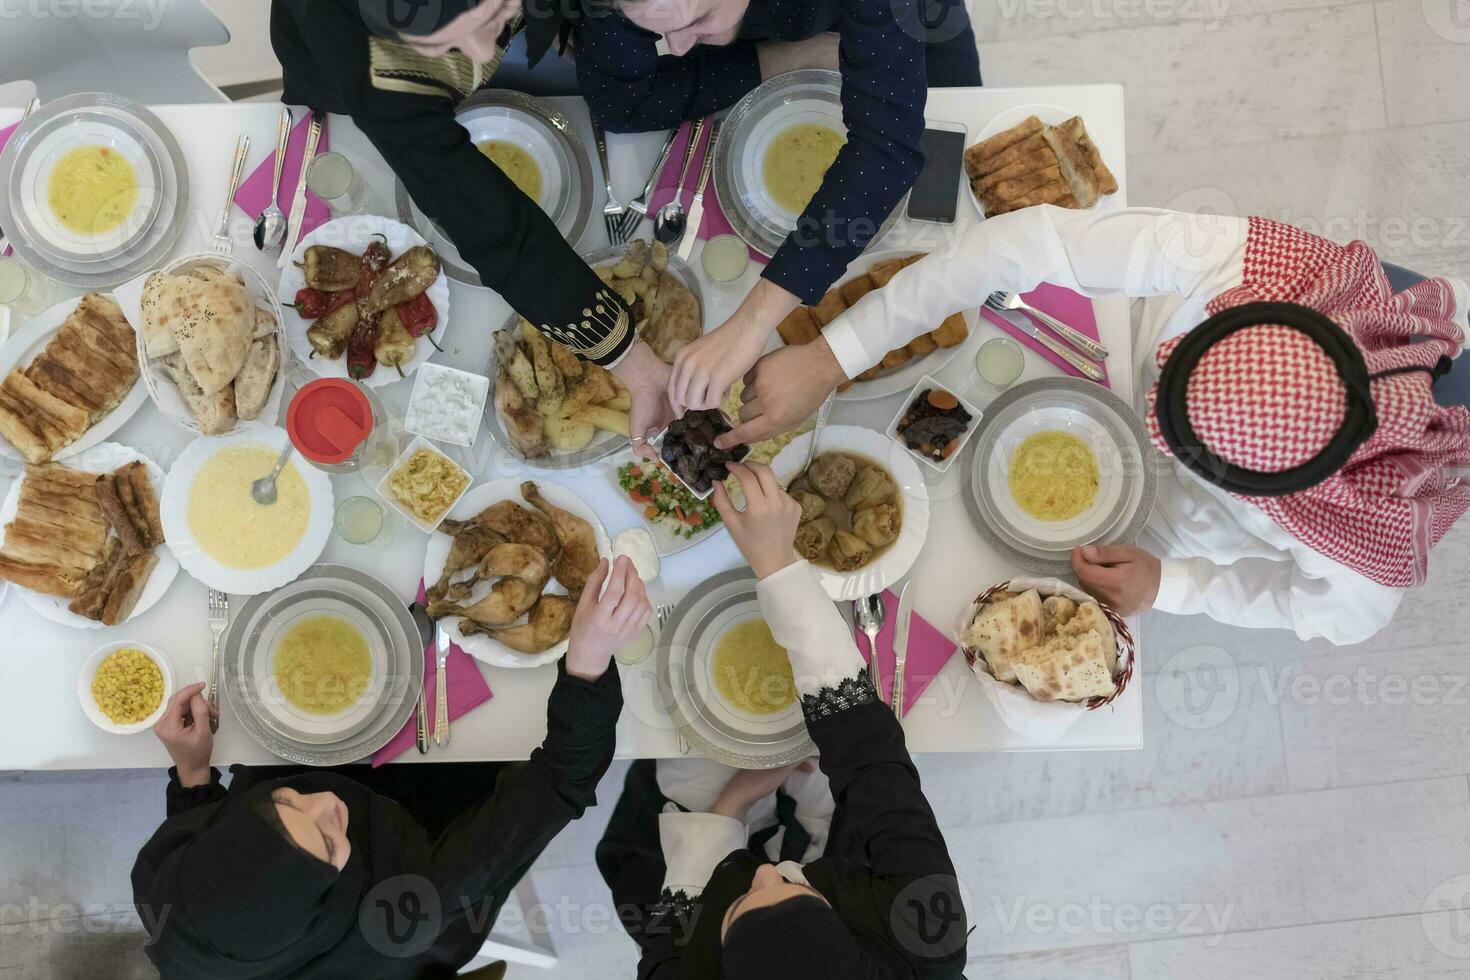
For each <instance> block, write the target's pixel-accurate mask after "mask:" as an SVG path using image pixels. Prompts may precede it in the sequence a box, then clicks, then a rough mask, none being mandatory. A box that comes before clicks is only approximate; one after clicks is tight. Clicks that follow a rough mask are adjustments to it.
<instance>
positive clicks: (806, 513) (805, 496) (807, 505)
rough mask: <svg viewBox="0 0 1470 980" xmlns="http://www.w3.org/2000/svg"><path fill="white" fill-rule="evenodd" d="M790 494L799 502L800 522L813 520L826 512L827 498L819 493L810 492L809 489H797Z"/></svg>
mask: <svg viewBox="0 0 1470 980" xmlns="http://www.w3.org/2000/svg"><path fill="white" fill-rule="evenodd" d="M791 496H793V497H795V498H796V502H797V503H798V504H801V523H802V524H805V523H807V522H808V521H814V520H816V519H817V518H819V517H821V516H822V515H823V514H825V513H827V498H826V497H824V496H822V495H821V494H819V493H812V492H811V491H810V490H797V491H796V492H795V493H793V494H792V495H791Z"/></svg>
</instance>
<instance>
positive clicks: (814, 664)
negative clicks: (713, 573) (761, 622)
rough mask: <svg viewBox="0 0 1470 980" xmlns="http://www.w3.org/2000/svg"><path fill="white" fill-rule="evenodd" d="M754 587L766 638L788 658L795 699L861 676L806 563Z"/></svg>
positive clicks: (847, 635) (854, 652) (843, 629)
mask: <svg viewBox="0 0 1470 980" xmlns="http://www.w3.org/2000/svg"><path fill="white" fill-rule="evenodd" d="M755 588H756V594H757V595H758V596H759V597H760V604H761V612H762V613H763V614H764V615H765V617H766V622H767V623H768V624H769V625H770V627H771V635H772V636H773V637H775V639H776V642H777V643H779V644H781V646H783V647H785V648H786V653H787V654H788V655H789V656H790V658H791V673H792V676H793V677H795V679H796V690H797V692H798V693H799V694H802V695H808V696H810V695H815V694H817V693H818V692H819V691H821V690H822V689H823V688H826V689H830V690H835V689H838V688H839V687H841V686H842V684H843V682H844V681H848V682H851V681H852V680H854V679H856V678H857V677H859V676H860V674H861V673H862V672H863V670H864V669H865V668H866V664H864V663H863V657H862V654H860V653H859V652H858V648H857V643H856V642H855V641H854V640H853V638H852V633H851V632H849V631H848V627H847V623H846V622H845V621H844V620H843V618H842V615H841V614H840V613H838V612H837V607H836V606H834V605H833V604H832V599H831V598H830V597H829V596H828V595H827V590H826V589H824V588H822V581H821V579H820V578H818V577H817V572H816V569H814V568H813V567H812V566H811V564H810V563H808V562H805V561H797V562H793V563H792V564H790V565H787V566H786V567H785V568H783V569H781V570H780V571H778V572H774V573H773V574H771V575H768V576H766V577H765V578H763V579H761V580H760V582H759V583H757V585H756V587H755Z"/></svg>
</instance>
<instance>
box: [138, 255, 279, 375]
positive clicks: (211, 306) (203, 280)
mask: <svg viewBox="0 0 1470 980" xmlns="http://www.w3.org/2000/svg"><path fill="white" fill-rule="evenodd" d="M151 285H153V280H151V279H150V280H149V282H148V283H145V285H144V294H145V297H144V306H143V321H144V330H143V336H144V343H145V344H149V343H151V341H152V338H155V337H158V336H160V334H161V333H162V331H163V330H165V329H167V330H168V331H170V332H171V333H172V334H173V337H174V340H175V341H177V344H178V352H179V353H180V354H182V355H183V360H184V366H185V367H187V368H188V369H189V373H190V374H191V375H192V376H193V377H194V380H195V382H196V383H197V384H198V385H199V388H200V390H201V391H202V392H203V393H204V394H205V395H206V396H209V395H214V394H216V393H218V392H219V391H220V390H222V389H223V388H224V387H225V386H226V385H228V384H229V383H230V382H231V381H233V380H235V375H236V374H238V373H239V372H240V368H241V366H242V365H243V364H244V363H245V358H246V356H247V355H248V354H249V352H250V343H251V341H252V340H253V339H254V338H255V324H256V314H255V306H254V304H253V303H251V301H250V297H249V295H248V293H247V292H246V290H245V284H244V283H243V282H241V281H240V280H239V279H238V278H236V277H234V276H231V275H228V274H225V273H222V272H219V271H218V270H212V269H203V270H200V271H199V272H198V273H196V274H193V275H171V276H165V277H162V280H161V281H160V282H159V283H158V284H157V287H156V291H155V292H154V293H153V295H152V297H151V300H152V301H151V303H150V302H149V296H148V288H149V286H151ZM161 343H162V341H160V344H161ZM149 354H150V356H154V355H153V351H152V348H151V347H150V348H149Z"/></svg>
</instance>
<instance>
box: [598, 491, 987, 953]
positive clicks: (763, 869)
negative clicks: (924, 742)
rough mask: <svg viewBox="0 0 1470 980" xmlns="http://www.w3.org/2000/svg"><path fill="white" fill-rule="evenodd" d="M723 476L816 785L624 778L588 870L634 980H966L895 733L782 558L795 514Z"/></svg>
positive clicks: (957, 900)
mask: <svg viewBox="0 0 1470 980" xmlns="http://www.w3.org/2000/svg"><path fill="white" fill-rule="evenodd" d="M730 471H731V472H732V473H733V474H735V476H736V477H737V478H738V479H739V481H740V485H741V488H742V489H743V491H744V493H745V499H746V508H745V510H744V511H743V512H742V511H738V510H736V509H735V508H734V507H733V505H732V504H731V503H730V498H729V496H728V495H727V494H726V493H725V490H724V487H723V486H721V485H719V484H716V487H715V504H716V506H717V507H718V508H719V510H720V515H721V517H722V518H723V519H724V522H725V526H726V527H727V528H728V529H729V531H730V537H731V538H733V539H734V540H735V543H736V545H738V546H739V548H740V551H741V553H742V554H744V555H745V558H746V560H747V561H749V562H750V566H751V569H752V570H753V571H754V572H755V574H756V577H757V578H758V579H759V582H758V584H757V586H756V591H757V593H758V595H759V597H760V604H761V612H762V613H763V614H764V616H765V618H766V622H767V623H768V624H769V625H770V627H771V632H772V634H773V635H774V637H775V639H776V642H777V643H779V644H781V646H783V647H785V648H786V651H787V653H788V654H789V655H790V657H791V667H792V673H793V675H794V677H795V680H796V687H797V690H798V692H799V693H800V697H801V707H802V712H803V714H804V715H805V717H806V726H807V730H808V731H809V732H810V733H811V736H812V740H813V741H815V742H816V744H817V749H818V751H819V752H820V766H821V773H820V774H813V773H807V772H805V771H804V770H806V769H809V768H810V763H804V764H801V765H797V766H791V767H786V768H783V769H776V770H760V771H757V770H740V771H737V770H726V772H725V774H723V775H722V776H721V779H722V780H723V785H721V784H720V782H719V781H717V780H712V779H711V775H712V772H711V767H713V768H714V769H721V768H723V767H718V766H717V764H714V763H709V762H707V761H706V760H699V762H701V763H703V764H704V767H705V770H706V771H705V772H703V773H699V772H696V771H695V770H696V768H697V764H696V763H693V762H691V760H672V762H661V763H660V764H658V765H655V764H654V763H652V762H639V763H635V764H634V765H633V767H632V769H631V770H630V771H629V773H628V778H627V782H626V784H625V786H624V789H623V796H622V798H621V799H620V800H619V801H618V805H617V808H616V810H614V812H613V816H612V820H611V821H610V823H609V824H608V829H607V832H606V834H605V835H604V836H603V839H602V841H601V843H600V844H599V845H598V847H597V866H598V868H599V869H600V870H601V871H602V875H603V878H604V879H605V880H606V881H607V883H608V886H609V888H610V889H611V890H612V893H613V899H614V902H615V903H616V905H617V908H618V911H619V916H620V917H621V918H622V921H623V922H624V924H625V925H626V926H627V928H628V931H629V933H630V934H631V935H632V936H633V938H634V940H636V941H637V942H638V944H639V946H640V947H642V957H641V959H640V962H639V965H638V977H639V980H675V978H685V980H715V978H718V977H728V978H740V980H787V978H790V980H815V978H824V980H825V978H829V977H830V978H839V980H875V978H880V977H881V978H888V977H892V978H916V977H922V978H925V980H940V978H951V977H960V976H962V973H963V970H964V967H965V942H966V926H965V909H964V905H963V902H962V900H961V894H960V887H959V882H958V881H957V880H956V878H955V873H954V865H953V863H952V862H951V861H950V858H949V851H948V849H947V847H946V846H945V843H944V837H943V835H942V834H941V833H940V831H939V827H938V825H937V824H936V822H935V820H934V813H933V811H932V810H930V808H929V804H928V802H927V801H926V800H925V799H924V793H923V790H922V789H921V788H920V786H919V776H918V773H917V772H916V771H915V769H914V766H913V762H912V761H911V760H910V758H909V753H908V749H907V748H906V747H905V746H904V739H903V728H902V726H901V725H900V724H899V722H898V719H897V718H896V717H895V716H894V713H893V709H891V708H890V707H888V705H886V704H884V703H883V702H882V701H881V700H879V699H878V698H877V696H876V695H875V694H874V692H873V688H872V685H871V684H870V683H869V680H868V672H867V670H866V668H865V667H864V666H863V660H862V657H861V655H860V654H859V653H858V650H857V647H856V645H855V644H854V643H853V640H852V634H851V633H850V632H849V631H848V627H847V626H846V625H845V624H844V622H843V620H842V617H841V616H840V615H839V614H838V613H837V610H836V608H835V607H834V606H833V604H832V601H831V600H830V599H829V598H828V597H827V594H826V592H825V591H823V589H822V585H821V582H820V580H819V579H818V577H817V575H816V573H815V571H814V570H813V569H812V567H811V566H810V565H808V564H807V563H806V562H803V561H800V560H799V559H798V558H797V557H796V554H795V553H794V551H793V550H792V545H791V542H792V539H793V538H794V537H795V534H796V526H797V522H798V520H799V519H800V517H801V507H800V505H799V504H797V503H796V501H794V500H793V499H792V498H791V497H789V496H788V495H787V494H786V492H785V491H784V490H782V489H781V487H780V484H779V483H778V482H777V481H776V478H775V476H774V474H773V473H772V472H771V470H770V469H769V468H768V467H764V466H760V465H750V466H743V465H740V464H731V465H730ZM823 776H825V785H820V786H818V785H817V781H818V780H821V779H822V777H823ZM817 789H820V791H821V792H820V793H818V792H816V791H815V790H817ZM772 792H776V793H777V795H776V798H775V801H774V805H772V802H771V801H770V799H769V797H770V794H771V793H772ZM823 800H825V804H826V805H825V807H824V806H823Z"/></svg>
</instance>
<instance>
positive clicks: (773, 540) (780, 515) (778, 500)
mask: <svg viewBox="0 0 1470 980" xmlns="http://www.w3.org/2000/svg"><path fill="white" fill-rule="evenodd" d="M729 469H730V473H731V474H732V475H733V476H734V477H735V479H737V480H739V481H740V489H741V490H742V491H743V492H744V494H745V510H743V511H741V510H736V509H735V504H734V503H733V502H732V501H731V500H730V494H729V493H728V492H726V490H725V485H724V484H723V483H717V484H715V492H714V501H715V507H716V509H718V510H719V512H720V517H721V518H722V519H723V520H724V522H725V527H727V528H729V530H730V537H732V538H734V539H735V546H736V547H738V548H739V549H740V553H741V554H742V555H744V556H745V560H746V561H747V562H749V563H750V568H751V570H752V571H754V572H755V576H756V578H765V577H766V576H768V575H774V574H775V573H776V572H779V571H780V570H781V569H783V568H785V567H786V566H787V565H790V564H793V563H794V562H795V561H796V550H795V548H793V547H792V541H793V540H794V539H795V537H796V527H797V525H798V524H799V523H800V522H801V504H799V503H797V502H796V500H795V499H794V498H792V496H791V495H790V494H788V493H787V492H786V491H785V490H783V489H782V488H781V484H780V482H779V481H778V480H777V479H776V474H775V473H773V472H772V471H771V468H770V467H769V466H763V465H761V464H760V463H731V464H729Z"/></svg>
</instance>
